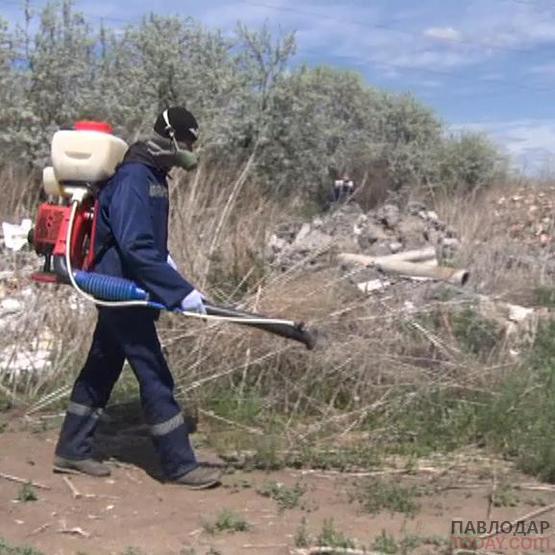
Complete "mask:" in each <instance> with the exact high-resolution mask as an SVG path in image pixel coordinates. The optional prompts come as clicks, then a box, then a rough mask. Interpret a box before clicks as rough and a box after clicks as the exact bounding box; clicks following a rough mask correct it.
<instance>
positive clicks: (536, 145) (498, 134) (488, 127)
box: [452, 119, 555, 175]
mask: <svg viewBox="0 0 555 555" xmlns="http://www.w3.org/2000/svg"><path fill="white" fill-rule="evenodd" d="M452 129H453V130H454V131H460V130H466V131H478V132H483V133H485V134H486V135H488V136H489V137H490V138H491V139H492V140H493V141H495V142H496V143H497V144H498V145H500V146H501V147H502V149H503V150H504V151H505V152H506V153H507V154H508V155H509V156H510V157H511V159H512V161H513V163H514V165H515V166H517V167H519V168H520V169H522V170H524V171H525V172H526V173H529V174H536V175H537V174H538V173H541V172H543V171H545V170H546V168H548V167H552V165H553V162H554V161H555V119H541V120H540V119H517V120H510V121H486V122H473V123H466V124H460V125H453V126H452Z"/></svg>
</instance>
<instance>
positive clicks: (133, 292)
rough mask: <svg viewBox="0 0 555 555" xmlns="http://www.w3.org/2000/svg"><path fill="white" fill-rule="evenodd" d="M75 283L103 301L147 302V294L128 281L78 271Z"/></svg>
mask: <svg viewBox="0 0 555 555" xmlns="http://www.w3.org/2000/svg"><path fill="white" fill-rule="evenodd" d="M75 281H76V282H77V285H79V287H80V288H81V289H82V290H83V291H86V292H87V293H89V295H92V296H93V297H95V298H97V299H101V300H103V301H148V293H147V292H146V291H145V290H144V289H141V288H140V287H138V286H137V285H136V284H135V283H133V282H132V281H129V280H128V279H123V278H119V277H114V276H105V275H102V274H95V273H93V272H81V271H78V272H75Z"/></svg>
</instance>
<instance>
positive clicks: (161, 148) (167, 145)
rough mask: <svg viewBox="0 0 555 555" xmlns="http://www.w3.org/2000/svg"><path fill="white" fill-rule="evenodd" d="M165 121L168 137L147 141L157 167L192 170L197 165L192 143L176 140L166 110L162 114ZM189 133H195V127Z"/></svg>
mask: <svg viewBox="0 0 555 555" xmlns="http://www.w3.org/2000/svg"><path fill="white" fill-rule="evenodd" d="M162 117H163V118H164V121H165V123H166V128H165V131H166V133H167V134H168V136H169V139H166V138H163V137H156V138H155V139H151V140H150V141H148V143H147V146H148V151H149V153H150V154H151V155H152V156H153V157H154V159H155V160H156V162H157V163H158V165H159V167H161V168H162V169H164V170H166V171H169V170H170V169H171V168H182V169H184V170H185V171H192V170H194V169H196V167H197V165H198V157H197V156H196V154H195V153H194V152H192V143H190V144H189V143H187V142H184V141H178V140H177V138H176V136H175V129H174V128H173V126H172V125H171V123H170V120H169V117H168V110H165V111H164V112H163V114H162ZM189 131H190V132H191V134H193V135H196V132H197V131H196V129H192V128H191V129H189Z"/></svg>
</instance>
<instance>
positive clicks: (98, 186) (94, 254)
mask: <svg viewBox="0 0 555 555" xmlns="http://www.w3.org/2000/svg"><path fill="white" fill-rule="evenodd" d="M105 184H106V181H103V182H101V183H95V184H94V185H92V186H91V187H90V190H91V192H92V195H93V198H94V208H93V221H92V225H91V237H90V247H89V252H88V254H87V258H86V260H85V264H84V269H85V271H88V272H90V271H92V270H94V267H95V266H96V265H97V264H98V263H99V262H100V260H101V259H102V258H103V256H104V255H105V254H106V252H107V251H108V250H109V249H110V248H111V247H113V246H114V245H115V244H116V241H115V239H114V236H113V235H112V234H111V233H109V234H108V236H107V237H106V239H105V240H104V241H103V243H102V245H100V247H99V248H98V250H96V249H95V244H96V228H97V222H98V218H99V214H100V202H99V200H98V195H99V193H100V191H101V190H102V187H104V185H105Z"/></svg>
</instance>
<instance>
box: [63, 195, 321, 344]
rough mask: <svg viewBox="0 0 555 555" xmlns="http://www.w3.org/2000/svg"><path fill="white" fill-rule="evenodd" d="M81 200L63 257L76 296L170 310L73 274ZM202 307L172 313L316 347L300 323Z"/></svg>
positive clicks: (121, 283) (130, 290)
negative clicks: (74, 237) (201, 309)
mask: <svg viewBox="0 0 555 555" xmlns="http://www.w3.org/2000/svg"><path fill="white" fill-rule="evenodd" d="M81 200H82V199H80V198H79V197H78V196H77V198H75V196H74V198H73V200H72V203H71V213H70V216H69V222H68V228H67V236H66V244H65V256H64V258H65V272H67V277H68V279H69V281H70V283H71V285H72V286H73V288H74V289H75V290H76V291H77V293H79V295H81V296H82V297H83V298H85V299H87V300H88V301H91V302H93V303H95V304H96V305H97V306H104V307H112V308H123V307H147V308H152V309H157V310H170V309H168V308H167V307H166V306H164V305H162V304H160V303H156V302H153V301H150V300H149V295H148V293H147V292H146V291H145V290H144V289H141V288H140V287H138V286H137V285H136V284H135V283H133V282H132V281H130V280H127V279H124V278H118V277H114V276H106V275H101V274H96V273H94V272H85V271H82V270H77V271H75V272H74V271H73V269H72V263H71V245H72V235H73V226H74V222H75V215H76V213H77V209H78V207H79V204H80V202H81ZM65 272H64V273H65ZM204 306H205V308H206V312H207V314H197V313H194V312H188V311H184V310H181V309H175V310H173V311H172V312H176V313H179V314H182V315H183V316H187V317H189V318H200V319H203V320H215V321H220V322H230V323H235V324H240V325H244V326H251V327H254V328H257V329H261V330H264V331H267V332H270V333H273V334H275V335H279V336H281V337H285V338H287V339H293V340H294V341H298V342H300V343H303V344H304V345H305V346H306V348H307V349H309V350H311V349H313V348H314V346H315V344H316V338H315V336H314V334H313V333H311V332H310V331H308V330H307V329H306V328H305V325H304V323H303V322H295V321H293V320H282V319H275V318H269V317H266V316H262V315H260V314H254V313H250V312H245V311H239V310H236V309H234V308H230V307H225V306H219V305H216V304H213V303H210V302H205V303H204Z"/></svg>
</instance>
